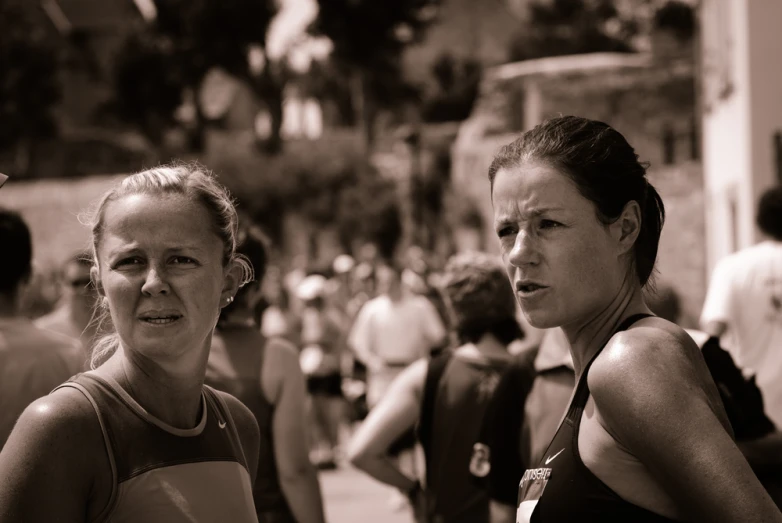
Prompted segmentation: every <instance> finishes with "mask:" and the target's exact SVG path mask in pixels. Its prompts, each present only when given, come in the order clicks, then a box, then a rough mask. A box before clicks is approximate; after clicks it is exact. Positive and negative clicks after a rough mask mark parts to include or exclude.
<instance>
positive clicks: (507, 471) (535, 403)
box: [470, 328, 576, 523]
mask: <svg viewBox="0 0 782 523" xmlns="http://www.w3.org/2000/svg"><path fill="white" fill-rule="evenodd" d="M509 348H510V347H509ZM575 382H576V375H575V371H574V370H573V360H572V358H571V357H570V344H569V342H568V340H567V337H566V336H565V333H564V332H563V331H562V329H560V328H553V329H547V330H546V331H545V333H544V334H543V339H542V341H541V342H540V345H539V346H535V347H532V348H529V349H526V350H524V351H523V352H521V353H518V354H514V356H513V361H512V362H511V363H510V364H509V365H508V367H507V368H506V369H505V370H504V372H503V373H502V376H501V377H500V380H499V383H498V384H497V388H496V390H495V391H494V395H493V396H492V398H491V400H490V402H489V405H488V406H487V407H486V415H485V416H484V420H483V426H482V427H481V431H480V436H479V437H478V438H477V440H476V442H475V445H474V447H473V455H472V462H471V463H472V466H471V467H470V472H471V473H472V474H473V476H475V478H476V480H477V481H478V482H479V483H480V484H481V485H482V486H483V488H484V489H485V490H486V494H487V496H488V497H489V500H490V503H489V509H490V521H491V523H514V522H515V521H516V502H517V498H518V494H519V482H520V481H521V478H522V476H523V475H524V471H525V470H526V469H527V468H529V467H530V466H533V465H534V464H535V463H538V462H539V461H540V460H541V459H542V458H543V454H544V453H545V452H546V448H547V447H548V445H549V442H550V441H551V438H552V437H554V434H555V433H556V431H557V427H558V426H559V423H560V421H561V420H562V416H563V415H564V413H565V411H566V410H567V406H568V402H569V401H570V397H571V395H572V394H573V387H574V386H575Z"/></svg>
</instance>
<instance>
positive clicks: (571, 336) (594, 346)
mask: <svg viewBox="0 0 782 523" xmlns="http://www.w3.org/2000/svg"><path fill="white" fill-rule="evenodd" d="M639 313H646V314H651V312H650V311H649V308H648V307H647V306H646V305H645V303H644V300H643V295H642V291H641V287H640V285H638V284H637V283H634V282H625V283H624V284H623V285H622V287H621V288H620V289H619V291H618V292H617V293H616V295H615V296H614V298H613V299H612V300H611V301H610V302H608V303H607V304H606V306H605V307H603V309H602V310H600V311H597V312H596V313H595V314H593V315H592V316H591V317H589V318H587V319H586V320H585V321H581V322H578V323H573V324H570V325H563V326H562V330H563V331H564V332H565V335H566V336H567V338H568V341H569V342H570V352H571V355H572V357H573V369H574V370H575V372H576V377H577V378H578V377H580V376H581V374H582V373H583V371H584V368H585V367H586V365H587V364H588V363H589V362H590V361H591V360H592V358H594V357H595V355H596V354H597V353H598V352H600V350H601V349H602V348H603V347H604V346H605V344H606V343H608V340H609V339H610V338H611V336H612V335H613V334H614V332H615V331H616V329H617V327H619V325H620V324H621V322H622V321H624V319H625V318H627V317H629V316H631V315H633V314H639Z"/></svg>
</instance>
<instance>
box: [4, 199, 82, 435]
mask: <svg viewBox="0 0 782 523" xmlns="http://www.w3.org/2000/svg"><path fill="white" fill-rule="evenodd" d="M0 245H2V246H3V255H2V256H0V449H2V447H3V445H4V444H5V442H6V439H7V438H8V435H9V434H10V433H11V429H13V427H14V424H15V423H16V420H17V418H18V417H19V415H20V414H21V413H22V411H24V409H25V408H26V407H27V406H28V405H29V404H30V403H32V402H33V401H35V400H37V399H38V398H40V397H42V396H46V395H47V394H49V392H51V391H52V389H54V388H55V387H56V386H57V385H59V384H60V383H62V382H64V381H66V380H67V379H68V378H70V377H71V376H73V375H74V374H77V373H78V372H79V371H81V370H82V366H83V364H84V355H83V353H82V351H81V348H80V346H79V344H78V342H77V340H75V339H72V338H69V337H66V336H63V335H61V334H57V333H54V332H51V331H47V330H43V329H40V328H38V327H36V326H35V325H33V323H32V322H31V321H30V320H28V319H27V318H24V317H22V316H20V315H19V306H20V302H21V299H22V295H23V294H24V291H25V288H26V286H27V283H28V282H29V281H30V277H31V275H32V241H31V238H30V230H29V229H28V227H27V224H26V223H25V222H24V220H23V219H22V217H21V216H19V215H18V214H17V213H15V212H13V211H8V210H4V209H0Z"/></svg>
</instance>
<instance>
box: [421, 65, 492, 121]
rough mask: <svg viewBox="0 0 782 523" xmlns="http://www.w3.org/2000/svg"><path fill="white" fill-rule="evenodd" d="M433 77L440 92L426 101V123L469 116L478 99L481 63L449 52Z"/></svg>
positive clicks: (437, 66) (434, 67)
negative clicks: (454, 55) (460, 57)
mask: <svg viewBox="0 0 782 523" xmlns="http://www.w3.org/2000/svg"><path fill="white" fill-rule="evenodd" d="M432 75H433V76H434V78H435V80H436V81H437V91H436V92H435V93H434V94H433V95H431V96H430V97H428V98H427V99H425V100H424V102H423V108H422V112H423V118H424V121H427V122H452V121H461V120H465V119H466V118H467V117H469V116H470V113H471V112H472V107H473V105H474V104H475V100H476V99H477V98H478V91H479V87H480V81H481V64H480V63H479V62H478V61H476V60H472V59H469V58H463V59H456V58H454V57H453V56H451V55H450V54H448V53H445V54H443V55H441V56H439V57H438V58H437V59H436V60H435V61H434V63H433V64H432Z"/></svg>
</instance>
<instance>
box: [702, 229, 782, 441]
mask: <svg viewBox="0 0 782 523" xmlns="http://www.w3.org/2000/svg"><path fill="white" fill-rule="evenodd" d="M713 321H719V322H723V323H724V324H725V325H726V327H727V330H726V332H725V334H724V335H723V336H722V338H721V340H720V343H721V345H722V346H723V347H724V348H725V349H726V350H727V351H729V352H730V354H731V356H733V359H734V360H735V361H736V365H737V366H738V367H739V368H741V369H742V370H743V371H744V372H745V373H746V374H748V375H755V380H756V383H757V385H758V388H760V390H761V392H762V393H763V402H764V406H765V410H766V413H767V414H768V416H769V417H770V418H771V420H772V421H773V422H774V423H775V424H776V425H777V427H782V243H778V242H773V241H765V242H762V243H759V244H757V245H754V246H752V247H749V248H747V249H744V250H742V251H739V252H737V253H734V254H731V255H730V256H727V257H725V258H723V259H722V260H720V261H719V263H718V264H717V266H716V267H715V269H714V272H713V273H712V277H711V283H710V285H709V291H708V293H707V295H706V301H705V303H704V306H703V311H702V313H701V324H702V325H706V324H707V323H709V322H713Z"/></svg>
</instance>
